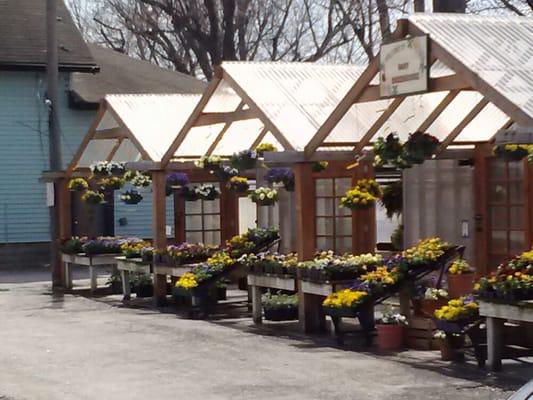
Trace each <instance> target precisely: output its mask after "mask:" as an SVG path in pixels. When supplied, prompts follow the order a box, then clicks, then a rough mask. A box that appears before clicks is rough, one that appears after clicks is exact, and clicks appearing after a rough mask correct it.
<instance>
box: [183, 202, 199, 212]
mask: <svg viewBox="0 0 533 400" xmlns="http://www.w3.org/2000/svg"><path fill="white" fill-rule="evenodd" d="M201 212H202V202H201V201H186V202H185V214H200V213H201Z"/></svg>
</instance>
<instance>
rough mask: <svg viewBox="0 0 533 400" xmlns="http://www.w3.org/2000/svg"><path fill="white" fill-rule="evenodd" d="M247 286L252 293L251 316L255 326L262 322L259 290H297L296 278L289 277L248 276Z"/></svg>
mask: <svg viewBox="0 0 533 400" xmlns="http://www.w3.org/2000/svg"><path fill="white" fill-rule="evenodd" d="M247 279H248V286H249V287H250V289H251V291H252V315H253V320H254V323H255V324H261V323H262V322H263V313H262V307H261V288H269V289H278V290H290V291H293V292H295V291H296V290H297V284H296V278H295V277H294V276H291V275H270V274H261V275H256V274H249V275H248V278H247Z"/></svg>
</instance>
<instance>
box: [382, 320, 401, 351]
mask: <svg viewBox="0 0 533 400" xmlns="http://www.w3.org/2000/svg"><path fill="white" fill-rule="evenodd" d="M376 329H377V331H378V347H379V349H380V350H400V349H401V348H402V347H403V325H382V324H377V325H376Z"/></svg>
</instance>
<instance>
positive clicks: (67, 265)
mask: <svg viewBox="0 0 533 400" xmlns="http://www.w3.org/2000/svg"><path fill="white" fill-rule="evenodd" d="M118 256H120V254H100V255H94V256H88V255H86V254H65V253H61V262H62V264H63V271H64V273H63V276H64V279H65V281H64V287H65V289H68V290H71V289H72V287H73V285H72V268H71V265H72V264H76V265H81V266H84V267H88V268H89V276H90V279H91V293H94V292H95V291H96V289H97V286H98V281H97V277H98V275H97V269H98V268H102V267H108V266H112V267H115V268H116V266H117V261H116V257H118Z"/></svg>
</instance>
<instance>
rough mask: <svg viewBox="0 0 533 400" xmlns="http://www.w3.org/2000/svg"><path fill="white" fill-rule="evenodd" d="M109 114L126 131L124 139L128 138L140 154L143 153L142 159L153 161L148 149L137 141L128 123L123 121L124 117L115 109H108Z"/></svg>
mask: <svg viewBox="0 0 533 400" xmlns="http://www.w3.org/2000/svg"><path fill="white" fill-rule="evenodd" d="M108 110H109V112H110V113H111V114H112V115H113V118H115V121H116V122H117V123H118V124H119V125H120V126H121V128H122V129H123V131H124V135H125V136H124V137H125V138H128V139H129V140H130V141H131V143H132V144H133V145H134V146H135V147H136V148H137V150H138V151H139V153H141V157H142V158H143V159H144V160H151V159H152V158H151V157H150V154H148V152H147V151H146V149H145V148H144V147H143V145H142V144H141V143H140V142H139V141H138V140H137V138H136V137H135V135H134V134H133V132H132V131H131V129H130V128H129V126H128V124H127V123H126V121H124V120H123V119H122V117H121V116H120V115H119V114H118V113H117V112H116V111H115V110H114V109H113V107H109V108H108Z"/></svg>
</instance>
